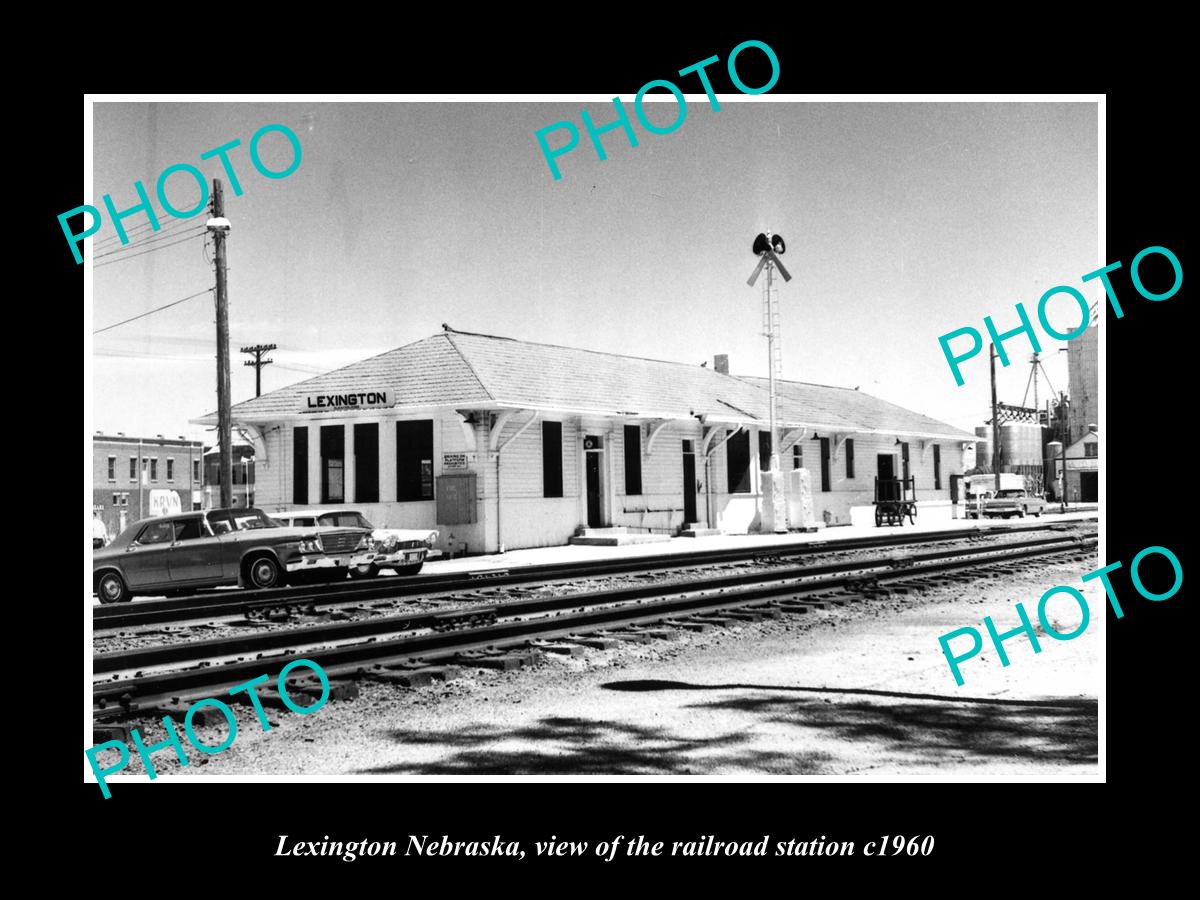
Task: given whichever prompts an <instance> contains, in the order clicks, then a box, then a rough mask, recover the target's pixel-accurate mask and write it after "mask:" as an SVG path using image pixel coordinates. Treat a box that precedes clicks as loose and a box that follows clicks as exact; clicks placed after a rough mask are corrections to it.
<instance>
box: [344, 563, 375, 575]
mask: <svg viewBox="0 0 1200 900" xmlns="http://www.w3.org/2000/svg"><path fill="white" fill-rule="evenodd" d="M378 574H379V566H377V565H375V564H374V563H370V564H368V565H365V566H355V567H354V568H353V569H351V570H350V577H351V578H374V577H375V576H376V575H378Z"/></svg>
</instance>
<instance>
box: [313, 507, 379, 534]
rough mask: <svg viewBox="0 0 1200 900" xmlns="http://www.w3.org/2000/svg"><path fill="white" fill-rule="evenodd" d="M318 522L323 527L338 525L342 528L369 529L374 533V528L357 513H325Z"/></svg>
mask: <svg viewBox="0 0 1200 900" xmlns="http://www.w3.org/2000/svg"><path fill="white" fill-rule="evenodd" d="M318 521H319V522H320V523H321V524H322V525H336V526H338V527H340V528H369V529H371V530H372V531H373V530H374V526H373V525H372V524H371V523H370V522H368V521H367V520H366V519H365V518H364V517H363V515H362V513H357V512H332V513H325V515H323V516H321V518H320V519H318Z"/></svg>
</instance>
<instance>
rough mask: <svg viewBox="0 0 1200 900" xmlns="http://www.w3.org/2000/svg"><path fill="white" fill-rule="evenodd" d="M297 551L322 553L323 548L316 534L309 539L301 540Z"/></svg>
mask: <svg viewBox="0 0 1200 900" xmlns="http://www.w3.org/2000/svg"><path fill="white" fill-rule="evenodd" d="M299 550H300V552H301V553H324V552H325V547H324V545H322V544H321V536H320V535H319V534H317V535H313V536H312V537H310V538H304V539H302V540H301V541H300V546H299Z"/></svg>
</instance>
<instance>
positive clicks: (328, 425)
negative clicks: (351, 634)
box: [197, 328, 975, 553]
mask: <svg viewBox="0 0 1200 900" xmlns="http://www.w3.org/2000/svg"><path fill="white" fill-rule="evenodd" d="M727 368H728V367H727V365H726V364H725V357H717V359H716V364H715V366H714V367H713V368H709V367H706V366H698V365H687V364H683V363H672V362H663V361H660V360H650V359H640V358H636V357H630V356H620V355H617V354H614V353H598V352H595V351H591V350H578V349H573V348H570V347H558V346H552V345H548V344H537V343H532V342H528V341H518V340H513V339H510V338H502V337H494V336H491V335H483V334H470V333H466V332H460V331H453V330H451V329H449V328H447V329H446V330H445V331H444V332H443V333H441V334H436V335H434V336H433V337H429V338H426V339H424V340H421V341H417V342H416V343H412V344H408V345H406V346H403V347H400V348H398V349H396V350H391V351H389V352H387V353H384V354H381V355H379V356H375V357H372V358H371V359H365V360H362V361H360V362H357V363H353V364H352V365H349V366H346V367H344V368H341V369H338V370H336V371H333V372H329V373H327V374H325V375H320V376H317V377H315V378H310V379H308V380H307V381H302V382H299V383H297V384H294V385H291V386H289V387H285V388H281V389H279V390H276V391H272V392H270V393H267V394H263V395H262V396H261V397H257V398H255V399H253V400H248V401H246V402H244V403H239V404H237V405H235V406H234V407H233V421H234V424H235V426H237V427H240V428H243V429H245V430H246V432H247V433H248V434H249V435H250V436H251V437H252V438H253V440H254V444H255V454H254V456H255V467H256V470H257V471H256V482H257V483H256V494H257V497H256V504H257V505H258V506H259V507H261V508H263V509H268V510H271V509H284V508H287V507H295V506H305V507H311V506H320V505H334V504H336V505H338V506H353V507H354V508H356V509H359V510H361V511H362V512H363V513H364V514H365V515H366V516H367V518H369V519H370V520H371V521H372V522H374V523H375V524H376V525H377V526H378V525H385V524H386V525H388V526H391V527H405V528H416V527H422V528H437V529H438V530H439V531H440V533H441V534H440V538H439V545H440V546H442V547H443V549H446V548H449V549H453V550H456V551H463V550H465V551H466V552H470V553H480V552H495V551H497V550H502V549H515V548H520V547H542V546H552V545H557V544H564V543H566V542H567V541H568V539H569V538H571V536H572V535H574V534H576V533H577V531H578V530H579V529H580V528H581V526H582V527H590V528H604V527H611V526H616V527H624V528H626V529H627V530H628V531H629V532H630V533H647V534H650V533H654V534H678V533H679V532H680V531H681V530H682V529H684V528H685V526H688V525H693V524H694V525H695V526H696V528H697V529H704V528H712V529H718V530H720V531H724V532H731V533H746V532H753V531H757V530H760V528H761V525H762V513H763V495H762V485H763V478H762V474H761V473H762V471H763V470H764V469H766V468H768V460H767V456H768V453H769V451H768V449H767V448H768V446H769V445H768V441H767V431H768V426H767V421H768V395H767V382H766V379H762V378H741V377H737V376H732V375H730V374H729V373H728V371H727ZM778 393H779V401H778V409H779V422H778V423H777V429H778V434H779V440H780V445H779V446H780V458H781V465H782V467H783V468H784V469H786V470H790V469H799V468H805V469H807V470H808V472H809V478H810V484H811V495H812V508H813V513H814V514H815V519H816V521H817V522H823V523H824V524H827V525H836V524H845V523H848V522H849V521H850V518H851V508H852V507H860V508H863V509H865V510H866V511H867V512H870V509H871V502H872V499H873V496H874V487H875V478H876V477H877V476H878V477H880V478H887V479H894V478H900V477H904V478H908V477H909V476H911V477H913V478H914V484H915V488H916V497H917V499H918V500H919V501H921V503H922V505H923V506H924V508H925V509H929V508H931V507H932V508H933V509H934V510H936V509H937V508H939V507H941V508H943V509H944V508H945V507H948V505H949V501H950V498H951V485H952V480H953V481H956V480H957V478H958V477H960V476H961V473H962V471H963V463H962V459H963V451H964V450H965V449H966V448H967V447H968V446H970V445H971V444H973V443H974V441H975V437H974V435H972V434H970V433H968V432H964V431H961V430H959V429H957V428H954V427H953V426H950V425H947V424H945V423H942V422H939V421H937V420H935V419H931V418H929V417H928V416H925V415H922V414H920V413H916V412H911V411H910V410H907V409H903V408H901V407H899V406H895V405H893V404H891V403H887V402H885V401H883V400H880V399H878V398H875V397H871V396H869V395H867V394H864V393H861V392H860V391H857V390H851V389H848V388H838V387H829V386H826V385H817V384H806V383H801V382H792V381H784V382H781V383H780V384H779V391H778ZM197 421H198V422H199V423H201V424H209V425H212V424H215V423H216V415H215V413H214V414H210V415H208V416H205V417H203V418H201V419H198V420H197ZM789 484H790V485H791V487H790V488H789V490H794V489H795V484H796V480H795V479H792V480H791V481H789ZM855 518H856V519H857V518H858V516H857V515H856V516H855Z"/></svg>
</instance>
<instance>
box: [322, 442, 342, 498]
mask: <svg viewBox="0 0 1200 900" xmlns="http://www.w3.org/2000/svg"><path fill="white" fill-rule="evenodd" d="M321 502H322V503H345V502H346V426H345V425H322V426H321Z"/></svg>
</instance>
